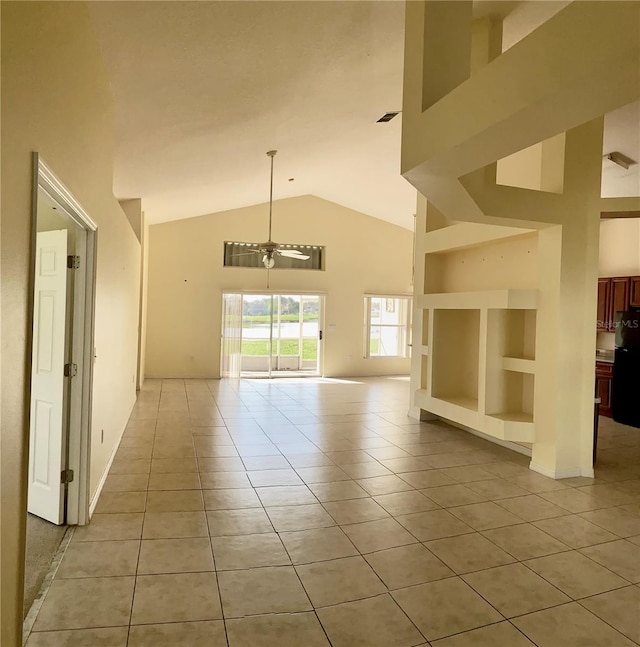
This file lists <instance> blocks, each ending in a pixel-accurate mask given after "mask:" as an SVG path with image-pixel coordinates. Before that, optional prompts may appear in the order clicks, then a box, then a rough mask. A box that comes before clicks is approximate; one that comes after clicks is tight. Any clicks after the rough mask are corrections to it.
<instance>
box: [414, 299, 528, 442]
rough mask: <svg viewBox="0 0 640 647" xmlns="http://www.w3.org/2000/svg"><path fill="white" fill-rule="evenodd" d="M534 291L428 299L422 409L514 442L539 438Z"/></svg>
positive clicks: (421, 303)
mask: <svg viewBox="0 0 640 647" xmlns="http://www.w3.org/2000/svg"><path fill="white" fill-rule="evenodd" d="M537 301H538V293H537V291H536V290H492V291H487V292H458V293H455V292H453V293H443V294H425V295H422V296H421V297H418V299H417V305H418V307H420V308H422V310H423V312H422V317H423V319H422V322H423V326H422V333H423V335H422V336H423V339H422V342H423V343H422V345H421V346H420V347H419V348H420V352H421V381H420V387H421V388H420V389H419V390H418V391H417V392H416V393H415V403H416V405H417V406H419V407H420V408H421V409H424V410H425V411H428V412H430V413H433V414H435V415H437V416H441V417H443V418H446V419H448V420H452V421H454V422H458V423H459V424H462V425H465V426H468V427H471V428H473V429H476V430H478V431H481V432H483V433H485V434H488V435H490V436H493V437H495V438H498V439H500V440H507V441H513V442H526V443H531V442H533V441H534V439H535V422H534V418H533V402H534V389H535V373H536V363H535V335H536V309H537Z"/></svg>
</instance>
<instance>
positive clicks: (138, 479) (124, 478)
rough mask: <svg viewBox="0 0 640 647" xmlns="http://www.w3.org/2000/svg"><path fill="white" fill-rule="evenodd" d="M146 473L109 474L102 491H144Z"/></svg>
mask: <svg viewBox="0 0 640 647" xmlns="http://www.w3.org/2000/svg"><path fill="white" fill-rule="evenodd" d="M148 483H149V475H148V474H109V476H108V477H107V479H106V480H105V482H104V489H103V492H146V490H147V485H148Z"/></svg>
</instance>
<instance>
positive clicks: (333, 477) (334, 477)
mask: <svg viewBox="0 0 640 647" xmlns="http://www.w3.org/2000/svg"><path fill="white" fill-rule="evenodd" d="M296 471H297V473H298V475H299V476H300V478H301V479H302V480H303V481H304V482H305V483H307V484H311V483H334V482H336V481H348V480H349V478H350V477H349V476H348V474H347V473H346V472H344V471H343V470H342V469H340V468H339V467H338V466H337V465H323V466H320V467H303V468H299V469H297V470H296ZM282 485H287V484H286V483H283V484H282Z"/></svg>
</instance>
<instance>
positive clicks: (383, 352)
mask: <svg viewBox="0 0 640 647" xmlns="http://www.w3.org/2000/svg"><path fill="white" fill-rule="evenodd" d="M364 305H365V337H364V338H365V351H364V356H365V357H367V358H368V357H409V344H410V341H411V297H406V296H396V295H380V296H378V295H367V296H365V298H364Z"/></svg>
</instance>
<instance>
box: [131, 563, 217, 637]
mask: <svg viewBox="0 0 640 647" xmlns="http://www.w3.org/2000/svg"><path fill="white" fill-rule="evenodd" d="M219 618H222V612H221V609H220V596H219V594H218V583H217V580H216V575H215V573H176V574H171V575H139V576H138V577H137V578H136V591H135V596H134V599H133V612H132V615H131V624H135V625H139V624H144V625H147V624H155V623H163V622H190V621H196V620H218V619H219Z"/></svg>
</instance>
